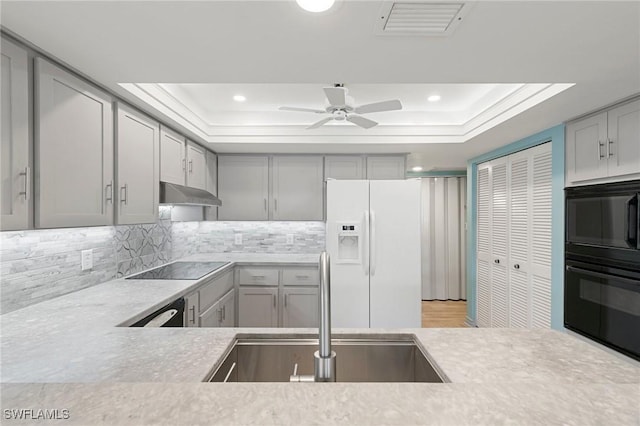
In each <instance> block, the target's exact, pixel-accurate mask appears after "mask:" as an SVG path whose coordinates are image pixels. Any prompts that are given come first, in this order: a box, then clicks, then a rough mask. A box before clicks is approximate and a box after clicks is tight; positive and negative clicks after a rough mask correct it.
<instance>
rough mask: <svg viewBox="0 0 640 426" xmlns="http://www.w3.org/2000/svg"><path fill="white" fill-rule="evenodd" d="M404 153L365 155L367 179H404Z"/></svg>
mask: <svg viewBox="0 0 640 426" xmlns="http://www.w3.org/2000/svg"><path fill="white" fill-rule="evenodd" d="M405 171H406V162H405V156H404V155H394V156H372V157H367V179H404V178H405Z"/></svg>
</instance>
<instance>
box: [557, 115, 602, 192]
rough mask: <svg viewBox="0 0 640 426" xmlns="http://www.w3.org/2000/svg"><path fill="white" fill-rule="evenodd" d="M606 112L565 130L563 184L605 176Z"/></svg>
mask: <svg viewBox="0 0 640 426" xmlns="http://www.w3.org/2000/svg"><path fill="white" fill-rule="evenodd" d="M606 141H607V113H606V112H603V113H602V114H598V115H594V116H593V117H589V118H586V119H584V120H580V121H577V122H574V123H570V124H568V125H567V128H566V160H565V161H566V185H567V186H571V185H574V184H576V183H579V182H582V181H587V180H591V179H598V178H602V177H606V176H607V146H606Z"/></svg>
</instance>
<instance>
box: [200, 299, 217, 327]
mask: <svg viewBox="0 0 640 426" xmlns="http://www.w3.org/2000/svg"><path fill="white" fill-rule="evenodd" d="M221 326H222V307H221V305H220V301H218V302H216V303H214V304H213V305H212V306H211V307H210V308H209V309H207V310H206V311H204V312H203V313H201V314H200V315H198V327H221Z"/></svg>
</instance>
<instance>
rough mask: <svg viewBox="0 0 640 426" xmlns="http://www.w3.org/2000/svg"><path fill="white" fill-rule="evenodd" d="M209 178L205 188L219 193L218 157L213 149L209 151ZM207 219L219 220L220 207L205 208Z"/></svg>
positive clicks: (216, 193)
mask: <svg viewBox="0 0 640 426" xmlns="http://www.w3.org/2000/svg"><path fill="white" fill-rule="evenodd" d="M206 157H207V178H206V185H205V190H207V191H208V192H210V193H212V194H213V195H216V196H217V195H218V157H217V156H216V154H214V153H213V152H211V151H207V156H206ZM204 213H205V219H206V220H218V207H206V208H205V209H204Z"/></svg>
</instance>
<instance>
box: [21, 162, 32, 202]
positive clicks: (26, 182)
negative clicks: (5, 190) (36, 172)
mask: <svg viewBox="0 0 640 426" xmlns="http://www.w3.org/2000/svg"><path fill="white" fill-rule="evenodd" d="M20 176H24V191H22V192H20V195H24V200H25V201H27V200H29V198H31V191H30V190H29V189H30V187H31V179H30V178H31V167H29V166H27V167H25V168H24V172H21V173H20Z"/></svg>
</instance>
